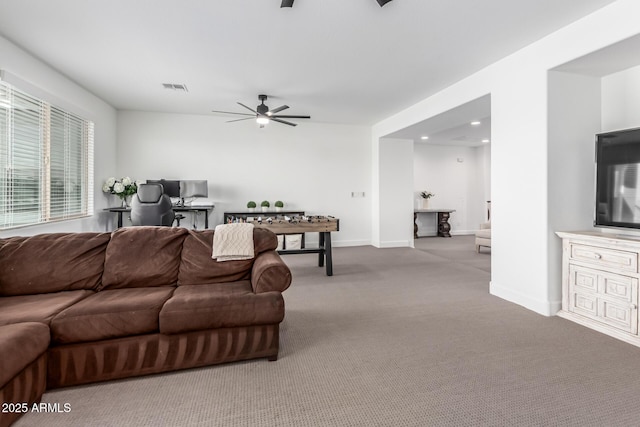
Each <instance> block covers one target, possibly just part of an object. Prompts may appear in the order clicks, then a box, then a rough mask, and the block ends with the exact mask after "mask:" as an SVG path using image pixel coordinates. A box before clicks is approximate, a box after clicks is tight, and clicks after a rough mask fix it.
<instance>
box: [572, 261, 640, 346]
mask: <svg viewBox="0 0 640 427" xmlns="http://www.w3.org/2000/svg"><path fill="white" fill-rule="evenodd" d="M569 293H570V294H569V295H570V298H569V311H571V312H574V313H576V314H580V315H582V316H585V317H588V318H590V319H593V320H597V321H598V322H601V323H604V324H607V325H609V326H612V327H615V328H616V329H619V330H621V331H625V332H629V333H632V334H637V333H638V307H637V303H638V279H637V278H635V277H629V276H623V275H620V274H615V273H609V272H606V271H602V270H596V269H592V268H588V267H583V266H581V265H574V264H569Z"/></svg>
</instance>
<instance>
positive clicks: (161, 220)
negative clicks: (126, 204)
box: [131, 184, 175, 227]
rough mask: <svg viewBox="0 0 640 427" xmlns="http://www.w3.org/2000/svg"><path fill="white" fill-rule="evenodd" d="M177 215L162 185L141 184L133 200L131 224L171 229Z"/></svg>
mask: <svg viewBox="0 0 640 427" xmlns="http://www.w3.org/2000/svg"><path fill="white" fill-rule="evenodd" d="M174 219H175V213H174V212H173V206H172V205H171V198H170V197H169V196H168V195H166V194H164V191H163V188H162V185H161V184H140V185H139V186H138V192H137V193H136V194H134V195H133V198H132V199H131V224H133V225H164V226H167V227H171V225H172V224H173V220H174Z"/></svg>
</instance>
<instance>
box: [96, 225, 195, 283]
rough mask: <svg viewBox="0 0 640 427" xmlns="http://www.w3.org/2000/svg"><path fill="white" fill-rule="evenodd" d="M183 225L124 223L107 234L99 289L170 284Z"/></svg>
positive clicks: (175, 276) (183, 234)
mask: <svg viewBox="0 0 640 427" xmlns="http://www.w3.org/2000/svg"><path fill="white" fill-rule="evenodd" d="M187 234H188V231H187V229H185V228H174V227H125V228H119V229H118V230H116V231H114V232H113V234H112V235H111V241H110V242H109V245H108V246H107V254H106V258H105V264H104V274H103V276H102V287H101V288H100V289H107V288H109V289H119V288H144V287H151V286H171V285H175V283H176V281H177V280H178V267H179V266H180V253H181V252H182V243H183V241H184V238H185V237H186V236H187Z"/></svg>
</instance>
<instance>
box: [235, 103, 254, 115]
mask: <svg viewBox="0 0 640 427" xmlns="http://www.w3.org/2000/svg"><path fill="white" fill-rule="evenodd" d="M238 105H242V106H243V107H244V108H246V109H247V110H249V111H251V112H252V113H254V114H258V112H257V111H256V110H254V109H253V108H249V107H247V106H246V105H244V104H243V103H242V102H238Z"/></svg>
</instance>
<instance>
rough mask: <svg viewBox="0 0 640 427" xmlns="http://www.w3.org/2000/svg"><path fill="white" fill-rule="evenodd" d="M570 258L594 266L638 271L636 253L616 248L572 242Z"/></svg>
mask: <svg viewBox="0 0 640 427" xmlns="http://www.w3.org/2000/svg"><path fill="white" fill-rule="evenodd" d="M570 256H571V259H572V260H576V261H582V262H586V263H589V264H592V265H594V266H600V267H610V268H616V269H619V270H622V271H628V272H634V273H636V272H637V271H638V254H637V253H634V252H627V251H620V250H616V249H606V248H597V247H594V246H587V245H580V244H572V245H571V255H570Z"/></svg>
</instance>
